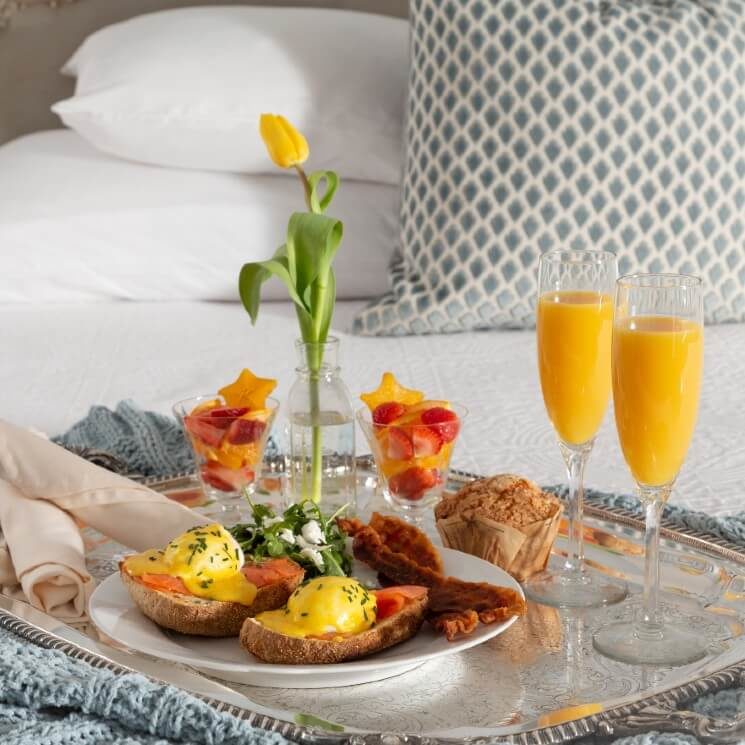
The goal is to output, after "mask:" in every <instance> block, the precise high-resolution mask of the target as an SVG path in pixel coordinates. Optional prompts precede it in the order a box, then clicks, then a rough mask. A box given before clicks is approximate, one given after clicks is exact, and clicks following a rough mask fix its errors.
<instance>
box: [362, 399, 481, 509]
mask: <svg viewBox="0 0 745 745" xmlns="http://www.w3.org/2000/svg"><path fill="white" fill-rule="evenodd" d="M466 414H467V411H466V409H465V408H464V407H463V406H458V405H456V404H449V403H447V402H437V401H422V402H421V403H419V404H415V405H410V406H406V405H404V404H401V403H397V402H387V403H383V404H380V405H379V406H377V407H376V408H375V410H374V411H372V412H370V410H369V408H362V409H360V410H359V411H358V412H357V421H358V422H359V424H360V427H361V428H362V431H363V432H364V433H365V437H367V441H368V442H369V444H370V449H371V450H372V453H373V457H374V458H375V465H376V467H377V470H378V475H379V478H380V482H381V485H382V486H383V496H384V497H385V500H386V502H388V504H390V505H391V507H393V508H394V509H395V510H396V511H398V512H400V513H403V515H404V517H406V518H407V519H410V520H413V521H415V522H416V521H419V520H421V519H422V517H423V516H424V514H425V512H426V511H427V509H428V508H429V507H431V506H432V505H433V504H435V503H436V502H437V501H438V500H439V499H440V497H441V496H442V492H443V489H444V488H445V485H446V484H447V479H448V472H449V470H450V456H451V455H452V452H453V447H454V446H455V443H456V440H457V438H458V435H459V434H460V430H461V427H462V424H463V419H464V418H465V416H466Z"/></svg>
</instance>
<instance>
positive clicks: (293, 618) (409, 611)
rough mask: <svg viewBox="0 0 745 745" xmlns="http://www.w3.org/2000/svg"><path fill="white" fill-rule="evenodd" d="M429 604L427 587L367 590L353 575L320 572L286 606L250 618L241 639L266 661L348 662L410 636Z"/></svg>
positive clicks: (244, 645)
mask: <svg viewBox="0 0 745 745" xmlns="http://www.w3.org/2000/svg"><path fill="white" fill-rule="evenodd" d="M426 607H427V589H426V588H424V587H414V586H406V587H389V588H385V589H384V590H368V589H366V588H365V587H364V585H362V584H360V583H359V582H357V581H356V580H354V579H350V578H348V577H317V578H315V579H312V580H310V581H309V582H306V583H304V584H303V585H301V586H300V587H298V588H297V589H296V590H295V591H294V592H293V593H292V594H291V595H290V597H289V598H288V600H287V605H286V606H284V607H283V608H279V609H277V610H273V611H269V612H266V613H259V614H257V615H256V616H255V618H249V619H247V620H246V621H245V623H244V624H243V628H242V629H241V644H242V645H243V647H244V648H245V649H246V650H247V651H248V652H250V653H251V654H253V655H255V656H256V657H258V658H260V659H262V660H264V661H265V662H273V663H279V664H323V663H329V662H343V661H345V660H351V659H356V658H358V657H363V656H365V655H368V654H372V653H373V652H377V651H379V650H381V649H385V648H386V647H390V646H392V645H394V644H398V643H399V642H402V641H405V640H406V639H409V638H410V637H411V636H413V635H414V634H415V633H416V632H417V631H418V630H419V628H420V626H421V625H422V622H423V620H424V612H425V609H426Z"/></svg>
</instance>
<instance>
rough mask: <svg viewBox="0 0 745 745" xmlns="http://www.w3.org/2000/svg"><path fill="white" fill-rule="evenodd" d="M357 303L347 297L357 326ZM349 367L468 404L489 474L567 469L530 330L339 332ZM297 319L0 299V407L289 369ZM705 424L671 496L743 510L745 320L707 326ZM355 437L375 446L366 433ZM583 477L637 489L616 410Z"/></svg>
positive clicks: (185, 388)
mask: <svg viewBox="0 0 745 745" xmlns="http://www.w3.org/2000/svg"><path fill="white" fill-rule="evenodd" d="M357 307H359V304H358V303H351V302H346V303H340V304H339V305H338V307H337V314H336V324H335V328H337V329H344V328H348V326H349V321H350V319H351V315H352V313H353V311H354V310H355V309H356V308H357ZM338 335H339V336H340V337H341V338H342V346H341V352H342V366H343V377H344V379H345V380H346V382H347V384H348V385H349V387H350V388H351V390H352V394H353V396H354V397H355V398H356V396H357V395H358V394H359V393H360V391H364V390H370V389H371V388H373V387H375V386H376V385H377V382H378V380H379V377H380V374H381V373H382V372H383V371H384V370H387V369H390V370H393V371H395V372H396V374H397V375H398V376H399V377H400V378H401V380H402V381H403V382H404V383H405V384H406V385H410V386H416V387H417V388H421V389H423V390H424V391H425V392H427V393H428V394H429V395H430V396H431V397H433V398H441V397H442V398H450V399H453V400H458V401H460V402H462V403H464V404H465V405H466V406H467V407H468V408H469V409H470V411H471V414H470V417H469V419H468V421H467V422H466V424H465V427H464V431H463V436H462V438H461V441H460V443H459V446H458V448H457V449H456V451H455V456H454V465H456V466H458V467H460V468H465V469H469V470H473V471H476V472H480V473H485V474H486V473H494V472H501V471H516V472H519V473H523V474H525V475H526V476H530V477H532V478H534V479H535V480H537V481H540V482H542V483H556V482H558V481H561V480H562V478H563V468H562V463H561V460H560V456H559V452H558V449H557V447H556V445H555V443H554V441H553V436H552V433H551V430H550V427H549V424H548V420H547V418H546V414H545V411H544V408H543V402H542V399H541V395H540V389H539V385H538V379H537V371H536V361H535V349H534V334H533V332H532V331H531V332H527V331H526V332H509V331H495V332H481V333H469V334H462V335H455V336H429V337H413V338H412V337H406V338H391V339H375V338H362V337H354V336H351V335H348V334H345V333H343V332H341V333H339V334H338ZM295 336H296V323H295V318H294V315H293V311H292V309H291V307H290V306H289V305H285V304H281V303H275V304H269V305H265V306H264V307H262V310H261V314H260V318H259V323H258V326H257V327H256V328H252V327H251V324H250V322H249V320H248V317H247V316H246V314H245V312H244V311H243V309H242V307H241V306H240V305H237V304H228V303H225V304H221V303H197V302H191V303H102V304H96V305H85V306H75V305H67V306H64V305H57V306H53V305H46V306H45V305H39V306H37V307H28V306H10V305H5V306H0V340H2V346H3V364H2V365H0V391H2V393H1V394H0V401H1V403H2V406H1V408H0V416H2V417H3V418H6V419H8V420H10V421H12V422H15V423H17V424H20V425H26V426H30V427H35V428H38V429H41V430H44V431H46V432H48V433H50V434H56V433H59V432H61V431H62V430H64V429H65V428H67V427H69V426H70V425H71V424H73V423H74V422H75V421H76V420H78V419H80V418H81V417H83V416H84V415H85V413H86V411H87V410H88V407H89V406H90V405H91V404H95V403H98V404H105V405H108V406H113V405H114V404H116V403H117V402H118V401H119V400H121V399H123V398H131V399H134V400H135V401H136V402H137V403H138V404H140V405H141V406H144V407H146V408H150V409H155V410H157V411H161V412H166V413H167V412H168V411H169V409H170V404H171V403H172V402H173V401H177V400H179V399H182V398H185V397H187V396H190V395H193V394H196V393H201V392H208V391H210V390H213V389H215V388H216V387H218V386H219V385H221V384H223V383H225V382H226V381H227V380H229V379H231V378H232V377H233V376H234V375H235V374H236V373H237V372H238V371H239V370H240V369H241V368H242V367H244V366H250V367H252V368H254V369H255V370H256V371H257V372H259V373H260V374H262V375H273V376H275V377H277V378H279V380H280V385H279V390H278V394H279V397H280V398H283V397H284V396H285V394H286V392H287V390H288V388H289V385H290V384H291V382H292V380H293V377H294V371H293V368H294V364H295V360H294V348H293V344H292V340H293V338H294V337H295ZM705 370H706V371H705V379H704V386H703V391H702V399H701V411H700V418H699V424H698V427H697V430H696V435H695V438H694V442H693V445H692V447H691V451H690V454H689V457H688V460H687V462H686V464H685V466H684V468H683V472H682V473H681V477H680V481H679V487H678V489H677V490H676V493H675V495H674V499H675V501H677V502H678V503H680V504H684V505H686V506H689V507H693V508H695V509H702V510H706V511H709V512H711V513H714V514H725V513H731V512H737V511H740V510H741V509H742V507H741V505H742V495H743V493H745V438H743V413H744V411H745V406H744V404H745V385H744V384H743V381H744V380H745V325H735V326H718V327H708V328H707V329H706V363H705ZM358 449H359V451H360V452H363V451H365V450H366V448H365V445H364V443H362V441H361V438H360V441H359V445H358ZM587 483H588V485H590V486H594V487H596V488H599V489H605V490H629V489H631V481H630V478H629V476H628V474H627V471H626V467H625V465H624V463H623V460H622V457H621V454H620V451H619V448H618V443H617V440H616V436H615V430H614V427H613V426H612V421H611V417H610V415H609V417H608V418H607V420H606V422H605V425H604V427H603V429H602V431H601V433H600V436H599V438H598V443H597V446H596V450H595V453H594V454H593V457H592V461H591V463H590V467H589V471H588V474H587Z"/></svg>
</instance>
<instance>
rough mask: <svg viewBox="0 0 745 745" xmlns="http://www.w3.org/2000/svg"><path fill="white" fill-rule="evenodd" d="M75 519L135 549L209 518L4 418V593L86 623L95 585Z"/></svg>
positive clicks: (0, 517) (0, 569) (0, 468)
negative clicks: (90, 598) (89, 599)
mask: <svg viewBox="0 0 745 745" xmlns="http://www.w3.org/2000/svg"><path fill="white" fill-rule="evenodd" d="M76 519H77V520H78V521H81V522H83V523H85V524H86V525H89V526H91V527H92V528H95V529H96V530H98V531H100V532H101V533H103V534H104V535H107V536H109V537H110V538H113V539H114V540H115V541H117V542H118V543H122V544H124V545H125V546H129V547H131V548H133V549H135V550H137V551H144V550H145V549H147V548H153V547H157V546H164V545H165V544H166V543H168V541H169V540H170V539H171V538H173V536H175V535H178V534H179V533H183V532H184V531H185V530H188V529H189V528H191V527H194V526H195V525H199V524H202V523H204V522H205V518H204V516H202V515H199V514H198V513H196V512H192V511H191V510H189V509H187V508H186V507H184V506H183V505H180V504H178V503H176V502H173V501H171V500H169V499H168V498H166V497H164V496H163V495H162V494H158V493H157V492H154V491H153V490H152V489H148V488H147V487H145V486H142V485H140V484H137V483H135V482H134V481H130V480H129V479H126V478H124V477H123V476H118V475H116V474H114V473H111V472H109V471H107V470H105V469H103V468H99V467H98V466H94V465H93V464H91V463H88V462H87V461H85V460H83V459H82V458H79V457H78V456H76V455H74V454H72V453H70V452H68V451H67V450H65V449H64V448H61V447H59V446H58V445H55V444H54V443H52V442H49V441H48V440H45V439H44V438H42V437H39V436H38V435H36V434H33V433H31V432H29V431H27V430H24V429H21V428H19V427H15V426H13V425H12V424H8V423H7V422H3V421H2V420H0V528H1V529H2V533H3V540H2V541H0V587H1V588H2V591H3V593H4V594H6V595H14V596H20V595H21V594H23V595H24V596H25V598H26V599H27V600H28V601H29V602H30V603H31V604H32V605H35V606H36V607H38V608H41V609H42V610H44V611H46V612H47V613H50V614H51V615H54V616H56V617H58V618H60V619H62V620H65V621H80V620H85V618H86V610H87V602H88V598H89V597H90V594H91V592H92V591H93V587H94V581H93V578H92V577H91V575H90V574H89V572H88V571H87V569H86V567H85V552H84V548H83V540H82V537H81V535H80V532H79V530H78V528H77V525H76Z"/></svg>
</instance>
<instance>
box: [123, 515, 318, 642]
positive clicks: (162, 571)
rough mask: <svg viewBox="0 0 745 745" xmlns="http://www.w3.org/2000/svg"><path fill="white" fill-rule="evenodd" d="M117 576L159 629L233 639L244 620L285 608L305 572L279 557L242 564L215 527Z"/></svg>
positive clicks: (146, 556) (133, 562) (131, 560)
mask: <svg viewBox="0 0 745 745" xmlns="http://www.w3.org/2000/svg"><path fill="white" fill-rule="evenodd" d="M120 576H121V578H122V581H123V583H124V585H125V587H126V588H127V590H128V591H129V593H130V595H131V597H132V599H133V600H134V601H135V603H136V604H137V606H138V607H139V608H140V610H141V611H142V612H143V613H144V614H145V615H146V616H147V617H148V618H150V619H151V620H153V621H155V623H157V624H158V625H160V626H163V627H165V628H169V629H172V630H174V631H180V632H182V633H187V634H196V635H200V636H235V635H237V634H238V633H239V631H240V628H241V625H242V623H243V621H244V620H245V619H246V618H247V617H249V616H251V615H254V614H256V613H262V612H264V611H267V610H271V609H273V608H277V607H278V606H280V605H282V604H283V603H285V602H286V601H287V599H288V597H289V596H290V594H291V593H292V592H293V590H294V589H295V588H296V587H297V586H298V584H299V583H300V582H301V581H302V579H303V576H304V572H303V569H302V568H301V567H299V566H298V565H297V564H295V562H293V561H291V560H289V559H286V558H282V559H270V560H268V561H265V562H262V563H260V564H256V563H253V562H246V561H245V557H244V555H243V551H242V550H241V547H240V546H239V545H238V543H237V542H236V540H235V539H234V538H233V536H232V535H231V534H230V533H229V532H228V531H227V530H226V529H225V528H224V527H223V526H222V525H219V524H217V523H213V524H210V525H204V526H198V527H195V528H191V529H190V530H187V531H186V532H185V533H183V534H182V535H180V536H178V537H177V538H174V539H173V540H172V541H171V542H170V543H169V544H168V545H167V546H166V547H165V548H163V549H150V550H148V551H144V552H143V553H140V554H134V555H133V556H128V557H127V558H126V559H124V560H123V561H122V562H121V564H120Z"/></svg>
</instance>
